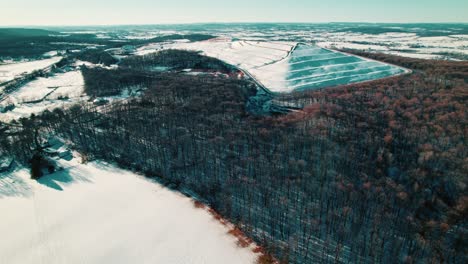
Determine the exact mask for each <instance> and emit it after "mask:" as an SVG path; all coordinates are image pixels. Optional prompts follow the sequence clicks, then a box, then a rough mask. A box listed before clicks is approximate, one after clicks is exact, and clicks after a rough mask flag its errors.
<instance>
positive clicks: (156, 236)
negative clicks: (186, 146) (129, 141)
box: [0, 160, 256, 264]
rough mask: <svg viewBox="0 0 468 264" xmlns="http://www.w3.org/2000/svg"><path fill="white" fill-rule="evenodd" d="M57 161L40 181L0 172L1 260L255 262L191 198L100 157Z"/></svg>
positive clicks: (22, 263) (55, 263) (11, 263)
mask: <svg viewBox="0 0 468 264" xmlns="http://www.w3.org/2000/svg"><path fill="white" fill-rule="evenodd" d="M61 165H62V166H64V167H65V170H64V171H62V172H59V173H56V174H53V175H49V176H46V177H45V178H43V179H41V180H40V181H39V182H36V181H33V180H30V179H29V173H28V171H27V170H19V171H16V172H13V173H10V174H8V175H6V174H3V175H1V174H0V212H2V213H1V217H0V234H1V236H2V239H0V263H8V264H16V263H18V264H28V263H31V264H32V263H34V264H36V263H47V264H63V263H67V264H74V263H76V264H82V263H87V264H92V263H96V264H101V263H112V264H119V263H122V264H128V263H152V264H153V263H168V264H200V263H204V264H211V263H212V264H219V263H225V264H243V263H254V262H255V258H256V255H255V254H254V253H252V251H251V250H250V249H249V248H239V247H238V246H237V245H236V240H235V238H234V237H231V236H230V235H228V234H227V232H228V229H227V228H226V227H225V226H223V225H221V224H220V223H219V222H217V221H216V220H214V218H213V217H212V216H211V215H210V214H209V213H208V212H207V211H205V210H202V209H197V208H195V207H194V205H193V202H192V201H191V200H190V199H188V198H186V197H184V196H182V195H180V194H177V193H175V192H172V191H170V190H168V189H166V188H163V187H162V186H160V185H158V184H155V183H154V182H150V181H148V180H146V179H144V178H142V177H140V176H138V175H135V174H133V173H131V172H128V171H124V170H120V169H117V168H115V167H113V166H110V165H107V164H103V163H97V162H93V163H89V164H87V165H83V164H79V163H78V162H76V161H74V160H72V161H70V162H67V161H63V162H62V164H61Z"/></svg>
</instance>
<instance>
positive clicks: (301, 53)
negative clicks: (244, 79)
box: [145, 40, 405, 92]
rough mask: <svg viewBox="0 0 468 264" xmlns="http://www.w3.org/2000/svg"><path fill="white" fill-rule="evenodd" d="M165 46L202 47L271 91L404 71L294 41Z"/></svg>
mask: <svg viewBox="0 0 468 264" xmlns="http://www.w3.org/2000/svg"><path fill="white" fill-rule="evenodd" d="M295 47H296V48H295ZM158 48H161V47H158ZM164 48H165V49H169V48H174V49H185V50H196V51H202V52H203V53H204V54H205V55H207V56H211V57H215V58H218V59H220V60H223V61H225V62H227V63H229V64H232V65H235V66H237V67H239V68H240V69H242V70H244V71H246V72H248V73H250V74H251V75H252V76H253V77H254V78H255V79H256V80H257V81H258V82H260V83H261V84H263V85H264V86H265V87H266V88H268V89H269V90H271V91H272V92H292V91H294V90H308V89H318V88H323V87H327V86H336V85H342V84H349V83H356V82H362V81H369V80H375V79H380V78H385V77H389V76H392V75H397V74H401V73H403V72H405V70H404V69H402V68H399V67H396V66H392V65H388V64H385V63H381V62H377V61H373V60H368V59H364V58H360V57H357V56H353V55H349V54H345V53H341V52H337V51H331V50H327V49H324V48H320V47H317V46H314V45H303V44H300V45H297V43H294V42H257V41H230V40H226V41H213V40H211V41H202V42H195V43H178V44H172V45H164ZM145 51H148V50H145Z"/></svg>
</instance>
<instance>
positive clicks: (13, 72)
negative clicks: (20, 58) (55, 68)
mask: <svg viewBox="0 0 468 264" xmlns="http://www.w3.org/2000/svg"><path fill="white" fill-rule="evenodd" d="M61 59H62V57H53V58H50V59H44V60H35V61H28V62H20V63H11V64H3V65H0V83H2V82H7V81H11V80H13V79H15V78H17V77H18V76H19V75H21V74H23V73H31V72H33V71H35V70H41V69H44V68H47V67H49V66H51V65H53V64H55V63H57V62H59V61H60V60H61Z"/></svg>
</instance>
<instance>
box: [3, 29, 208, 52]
mask: <svg viewBox="0 0 468 264" xmlns="http://www.w3.org/2000/svg"><path fill="white" fill-rule="evenodd" d="M211 38H214V36H211V35H205V34H187V35H181V34H172V35H166V36H159V37H156V38H152V39H147V40H130V39H129V40H124V41H118V42H116V41H112V39H102V38H98V37H96V35H95V34H87V33H86V34H85V33H74V34H61V33H60V32H55V31H49V30H42V29H22V28H0V58H2V57H3V58H8V57H10V58H36V57H40V56H42V55H43V54H44V53H46V52H49V51H53V50H68V49H81V48H83V46H82V44H89V45H103V46H102V47H103V48H104V47H105V48H117V47H122V46H124V45H143V44H147V43H154V42H164V41H169V40H179V39H188V40H190V41H200V40H207V39H211Z"/></svg>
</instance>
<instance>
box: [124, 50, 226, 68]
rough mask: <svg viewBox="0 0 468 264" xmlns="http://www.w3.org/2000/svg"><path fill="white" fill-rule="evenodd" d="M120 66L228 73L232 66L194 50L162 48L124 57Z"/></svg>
mask: <svg viewBox="0 0 468 264" xmlns="http://www.w3.org/2000/svg"><path fill="white" fill-rule="evenodd" d="M120 66H122V67H128V68H132V69H151V68H152V67H167V68H170V69H173V70H183V69H196V70H206V69H209V70H211V71H218V72H223V73H229V72H232V71H233V69H234V68H233V67H232V66H230V65H228V64H226V63H224V62H222V61H220V60H218V59H215V58H211V57H206V56H203V55H201V54H200V53H198V52H195V51H184V50H163V51H160V52H157V53H152V54H148V55H144V56H132V57H128V58H126V59H124V60H123V61H122V62H121V64H120Z"/></svg>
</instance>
